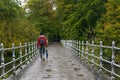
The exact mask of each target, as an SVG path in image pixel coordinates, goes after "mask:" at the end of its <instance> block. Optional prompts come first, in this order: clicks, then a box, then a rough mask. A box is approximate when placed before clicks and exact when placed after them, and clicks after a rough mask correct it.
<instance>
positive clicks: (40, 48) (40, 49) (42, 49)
mask: <svg viewBox="0 0 120 80" xmlns="http://www.w3.org/2000/svg"><path fill="white" fill-rule="evenodd" d="M39 53H40V58H41V59H42V57H43V55H45V47H44V46H40V47H39Z"/></svg>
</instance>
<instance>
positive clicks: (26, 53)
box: [25, 42, 27, 64]
mask: <svg viewBox="0 0 120 80" xmlns="http://www.w3.org/2000/svg"><path fill="white" fill-rule="evenodd" d="M25 61H26V62H25V63H26V64H27V43H26V42H25Z"/></svg>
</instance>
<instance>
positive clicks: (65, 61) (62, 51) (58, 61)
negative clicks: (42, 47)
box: [19, 43, 95, 80]
mask: <svg viewBox="0 0 120 80" xmlns="http://www.w3.org/2000/svg"><path fill="white" fill-rule="evenodd" d="M48 51H49V59H48V61H45V62H41V61H40V58H38V59H37V61H36V62H35V63H34V64H33V65H32V66H31V67H30V68H29V69H27V70H26V71H25V72H24V73H23V75H22V76H21V78H20V79H19V80H95V77H94V75H93V74H92V73H91V72H89V71H88V70H87V69H86V68H85V67H84V66H82V65H81V64H80V62H79V61H78V60H76V58H75V56H73V54H72V52H71V50H70V49H68V48H65V47H62V46H61V45H59V44H57V43H54V44H53V45H50V46H49V47H48Z"/></svg>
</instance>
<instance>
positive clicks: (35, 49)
mask: <svg viewBox="0 0 120 80" xmlns="http://www.w3.org/2000/svg"><path fill="white" fill-rule="evenodd" d="M36 53H37V47H36V42H35V41H34V56H35V57H36ZM37 55H38V54H37Z"/></svg>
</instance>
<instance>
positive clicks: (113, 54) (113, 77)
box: [111, 41, 115, 80]
mask: <svg viewBox="0 0 120 80" xmlns="http://www.w3.org/2000/svg"><path fill="white" fill-rule="evenodd" d="M111 58H112V62H111V68H112V71H111V80H115V76H114V73H115V71H114V63H115V42H114V41H113V42H112V57H111Z"/></svg>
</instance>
